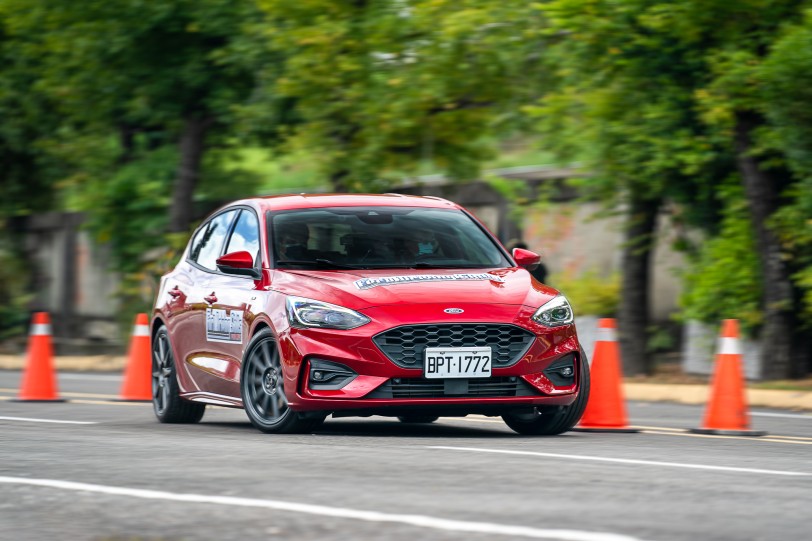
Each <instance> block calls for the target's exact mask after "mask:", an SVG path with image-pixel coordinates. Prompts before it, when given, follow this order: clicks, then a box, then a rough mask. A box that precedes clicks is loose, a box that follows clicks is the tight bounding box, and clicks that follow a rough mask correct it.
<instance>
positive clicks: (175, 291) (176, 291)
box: [167, 286, 183, 299]
mask: <svg viewBox="0 0 812 541" xmlns="http://www.w3.org/2000/svg"><path fill="white" fill-rule="evenodd" d="M167 293H169V296H170V297H172V298H173V299H177V298H178V297H180V296H181V295H183V291H181V290H180V289H178V286H175V287H173V288H172V289H170V290H169V291H167Z"/></svg>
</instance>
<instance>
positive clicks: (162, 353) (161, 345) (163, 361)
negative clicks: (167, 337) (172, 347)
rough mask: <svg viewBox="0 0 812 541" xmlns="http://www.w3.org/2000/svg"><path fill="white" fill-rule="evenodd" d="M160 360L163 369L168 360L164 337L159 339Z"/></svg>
mask: <svg viewBox="0 0 812 541" xmlns="http://www.w3.org/2000/svg"><path fill="white" fill-rule="evenodd" d="M158 355H159V356H158V358H159V359H160V361H159V362H160V365H161V368H163V367H165V366H166V365H167V358H166V345H164V337H163V336H161V337H159V338H158Z"/></svg>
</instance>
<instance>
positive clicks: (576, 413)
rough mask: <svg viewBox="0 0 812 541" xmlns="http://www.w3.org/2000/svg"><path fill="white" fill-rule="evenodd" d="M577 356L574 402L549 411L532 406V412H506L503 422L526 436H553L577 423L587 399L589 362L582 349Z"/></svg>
mask: <svg viewBox="0 0 812 541" xmlns="http://www.w3.org/2000/svg"><path fill="white" fill-rule="evenodd" d="M579 358H580V374H581V388H580V390H579V391H578V398H576V399H575V402H573V403H572V404H570V405H569V406H562V407H559V408H553V409H551V410H549V411H539V410H538V408H534V409H533V412H532V413H508V414H506V415H503V416H502V420H504V421H505V424H506V425H508V426H509V427H510V428H512V429H513V430H514V431H516V432H518V433H519V434H524V435H527V436H555V435H558V434H563V433H564V432H567V431H568V430H571V429H572V428H573V427H574V426H575V425H576V424H578V421H579V420H580V419H581V416H582V415H583V414H584V410H585V409H586V403H587V401H588V400H589V386H590V376H589V362H588V361H587V358H586V353H584V350H583V349H582V350H581V353H580V355H579Z"/></svg>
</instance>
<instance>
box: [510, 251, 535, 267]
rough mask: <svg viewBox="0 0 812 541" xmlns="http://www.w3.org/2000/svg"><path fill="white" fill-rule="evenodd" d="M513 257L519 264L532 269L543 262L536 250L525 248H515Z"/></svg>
mask: <svg viewBox="0 0 812 541" xmlns="http://www.w3.org/2000/svg"><path fill="white" fill-rule="evenodd" d="M513 259H514V260H515V261H516V264H517V265H518V266H520V267H524V268H525V269H531V268H533V267H535V266H537V265H538V264H539V263H540V262H541V256H540V255H538V254H537V253H536V252H531V251H530V250H525V249H524V248H514V249H513Z"/></svg>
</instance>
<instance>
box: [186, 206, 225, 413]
mask: <svg viewBox="0 0 812 541" xmlns="http://www.w3.org/2000/svg"><path fill="white" fill-rule="evenodd" d="M238 214H239V210H238V209H233V208H232V209H226V210H224V211H222V212H220V213H218V214H216V215H215V216H213V217H212V218H211V219H209V220H208V222H207V223H206V226H205V228H201V231H202V233H201V235H202V236H201V239H200V241H199V242H196V243H193V249H192V251H191V252H190V254H189V257H188V259H187V262H188V264H189V265H190V267H191V270H190V272H191V274H192V276H193V280H192V281H193V284H192V285H191V286H189V291H188V293H186V296H187V300H186V303H187V313H188V315H187V317H186V321H185V322H184V325H183V330H182V332H179V333H178V337H177V339H178V343H179V344H180V347H179V349H182V351H183V355H182V357H181V358H182V359H183V361H184V362H183V371H184V375H185V378H182V379H185V380H186V381H185V382H184V383H187V385H185V387H186V388H185V389H183V390H184V391H185V392H193V393H197V394H198V396H197V398H202V399H206V400H207V401H212V402H217V401H218V397H219V395H220V394H221V391H222V389H221V385H220V382H221V378H220V377H219V374H221V373H223V372H226V371H227V365H228V363H227V361H226V359H224V358H223V356H222V355H221V354H220V352H219V351H218V348H217V347H216V343H214V342H213V341H212V333H211V332H210V330H211V329H213V328H215V327H214V325H213V317H214V316H217V315H219V313H217V312H213V311H212V308H213V305H214V304H215V303H216V298H215V296H214V295H212V289H211V288H212V281H213V280H214V279H215V278H216V277H217V275H218V274H219V272H218V271H217V263H216V262H217V258H219V257H220V256H221V255H222V253H223V249H224V246H225V243H226V240H227V239H228V235H229V233H230V232H231V228H232V226H233V224H234V219H235V218H236V217H237V215H238ZM195 240H197V237H195ZM221 324H222V323H221Z"/></svg>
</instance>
